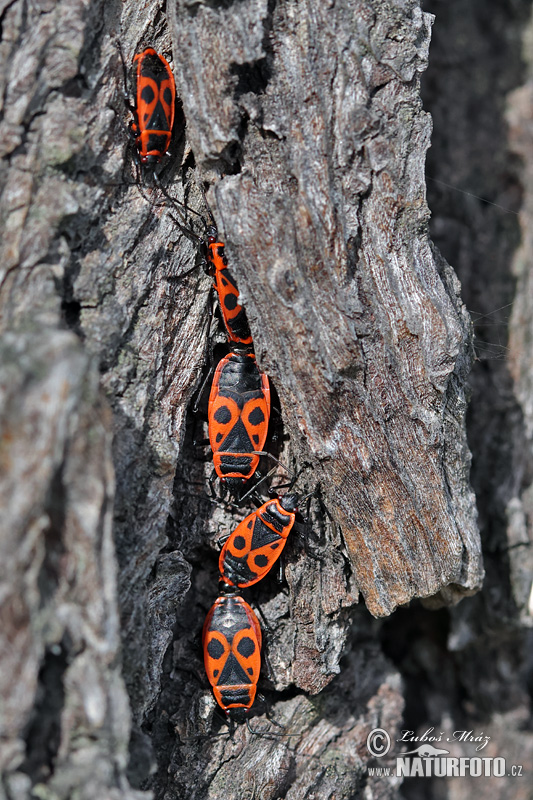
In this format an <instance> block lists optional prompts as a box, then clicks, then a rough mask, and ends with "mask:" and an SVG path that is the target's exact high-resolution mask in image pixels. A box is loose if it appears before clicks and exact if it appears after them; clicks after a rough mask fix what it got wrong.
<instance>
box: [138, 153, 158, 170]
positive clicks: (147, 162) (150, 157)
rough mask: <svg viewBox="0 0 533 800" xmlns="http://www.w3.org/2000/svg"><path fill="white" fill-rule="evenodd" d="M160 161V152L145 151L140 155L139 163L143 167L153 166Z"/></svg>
mask: <svg viewBox="0 0 533 800" xmlns="http://www.w3.org/2000/svg"><path fill="white" fill-rule="evenodd" d="M160 161H161V153H147V154H146V155H145V156H141V164H142V165H143V166H145V167H155V166H156V165H157V164H159V162H160Z"/></svg>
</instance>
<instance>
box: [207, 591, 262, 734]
mask: <svg viewBox="0 0 533 800" xmlns="http://www.w3.org/2000/svg"><path fill="white" fill-rule="evenodd" d="M202 646H203V651H204V664H205V671H206V673H207V678H208V680H209V683H210V684H211V686H212V687H213V694H214V695H215V699H216V701H217V703H218V704H219V706H220V707H221V708H222V709H223V710H224V711H225V713H226V716H227V717H228V718H229V719H230V720H231V721H232V722H237V723H240V722H244V721H245V719H246V716H247V714H248V712H249V710H250V708H251V707H252V705H253V702H254V700H255V695H256V691H257V681H258V680H259V672H260V670H261V628H260V626H259V622H258V619H257V617H256V615H255V614H254V612H253V611H252V609H251V608H250V606H249V605H248V603H246V602H245V601H244V600H243V599H242V597H239V596H238V595H235V594H229V595H222V596H221V597H218V598H217V599H216V601H215V603H214V604H213V606H212V607H211V609H210V610H209V613H208V614H207V618H206V620H205V623H204V627H203V631H202Z"/></svg>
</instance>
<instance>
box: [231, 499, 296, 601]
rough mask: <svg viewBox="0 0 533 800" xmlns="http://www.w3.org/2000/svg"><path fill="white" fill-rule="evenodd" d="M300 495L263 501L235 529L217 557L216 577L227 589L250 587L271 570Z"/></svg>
mask: <svg viewBox="0 0 533 800" xmlns="http://www.w3.org/2000/svg"><path fill="white" fill-rule="evenodd" d="M299 502H300V495H298V494H286V495H284V496H283V497H277V498H274V499H272V500H267V502H266V503H263V505H262V506H261V507H260V508H258V509H257V510H256V511H253V512H252V513H251V514H249V515H248V516H247V517H246V518H245V519H243V521H242V522H241V523H240V524H239V525H237V527H236V528H235V530H234V531H233V533H231V534H230V535H229V537H228V539H227V540H226V542H225V544H224V547H223V548H222V551H221V553H220V558H219V562H218V565H219V570H220V577H221V579H222V580H223V581H224V583H226V584H228V585H229V586H236V587H239V588H244V587H245V586H252V584H254V583H257V581H260V580H261V579H262V578H264V577H265V575H266V574H267V572H269V570H270V569H271V568H272V565H273V564H274V563H275V562H276V561H277V560H278V558H279V557H280V555H281V552H282V550H283V548H284V547H285V544H286V542H287V537H288V535H289V533H290V532H291V530H292V528H293V525H294V522H295V519H296V513H297V511H298V504H299Z"/></svg>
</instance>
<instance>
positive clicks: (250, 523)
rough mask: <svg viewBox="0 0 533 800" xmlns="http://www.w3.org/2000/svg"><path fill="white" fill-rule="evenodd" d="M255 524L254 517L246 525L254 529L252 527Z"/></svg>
mask: <svg viewBox="0 0 533 800" xmlns="http://www.w3.org/2000/svg"><path fill="white" fill-rule="evenodd" d="M253 526H254V521H253V519H251V520H250V521H249V522H248V525H247V526H246V527H247V528H250V529H252V528H253Z"/></svg>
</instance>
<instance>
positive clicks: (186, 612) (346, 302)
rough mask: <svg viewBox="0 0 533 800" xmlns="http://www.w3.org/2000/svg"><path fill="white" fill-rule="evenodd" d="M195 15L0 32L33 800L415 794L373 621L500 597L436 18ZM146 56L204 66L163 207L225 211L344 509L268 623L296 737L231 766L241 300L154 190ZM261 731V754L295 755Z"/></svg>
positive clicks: (15, 467) (291, 568) (31, 7)
mask: <svg viewBox="0 0 533 800" xmlns="http://www.w3.org/2000/svg"><path fill="white" fill-rule="evenodd" d="M164 5H165V4H163V3H161V2H155V0H153V1H152V2H147V3H144V4H136V3H123V4H118V3H114V2H112V3H109V2H108V3H104V2H102V0H92V1H89V0H77V1H76V0H60V2H54V3H47V2H44V1H43V2H40V3H26V2H23V0H15V2H11V3H4V4H0V14H1V19H2V39H1V44H0V60H1V65H2V68H1V70H0V75H1V76H2V77H1V80H2V93H1V97H2V104H3V105H2V109H1V110H2V114H3V116H2V119H1V120H0V150H1V154H2V157H3V167H2V174H1V191H2V194H1V199H0V204H1V205H0V208H1V212H2V220H3V229H4V235H3V241H2V256H3V257H2V260H1V261H0V264H1V275H0V319H1V324H2V331H3V344H2V351H3V358H2V379H3V380H2V386H3V392H4V394H3V419H4V428H3V432H2V435H3V438H2V461H1V463H2V472H3V476H4V477H3V486H2V492H3V499H4V503H3V508H4V509H5V511H4V525H3V547H5V557H4V558H3V567H4V570H5V574H4V575H3V578H2V588H3V599H4V603H3V610H2V615H3V621H4V625H3V626H2V627H3V631H2V635H3V636H4V638H5V646H4V647H3V648H2V659H3V663H2V683H3V686H2V698H3V704H4V708H3V721H2V726H3V728H2V738H1V742H2V744H1V752H0V759H1V762H0V763H1V764H2V770H3V789H2V791H3V792H4V795H5V797H6V798H9V800H11V798H13V800H19V798H21V800H22V798H29V797H30V796H45V795H47V796H48V795H49V796H53V797H57V798H67V797H72V796H76V797H80V798H85V797H87V798H89V797H91V798H92V797H95V796H103V797H107V796H109V797H117V798H118V797H120V798H135V797H139V798H140V797H146V798H147V797H149V796H150V794H149V791H150V790H152V791H153V792H154V796H155V797H158V798H159V797H160V798H163V797H164V798H165V800H170V799H171V798H174V797H176V798H177V797H183V796H186V797H188V798H198V800H200V798H217V800H218V798H221V797H224V798H228V799H229V798H232V797H239V798H242V797H250V798H252V797H253V798H259V797H261V798H281V797H284V798H285V797H286V798H291V800H297V798H304V797H315V798H317V800H318V798H330V797H337V798H341V797H344V798H352V797H363V796H364V797H366V798H370V797H375V798H377V797H396V796H398V789H397V787H398V782H395V781H391V780H389V779H385V778H383V777H371V776H369V775H368V773H367V766H368V764H369V763H373V762H372V759H371V755H370V753H369V752H368V750H367V748H366V744H365V743H366V739H367V736H368V734H369V732H370V731H371V730H372V729H373V728H377V727H379V728H384V729H385V730H387V731H388V732H389V733H390V735H391V738H395V737H396V736H397V735H398V734H399V730H400V728H401V722H402V708H403V704H404V694H403V690H402V682H401V676H400V669H399V667H398V663H399V659H398V660H397V664H394V663H393V662H392V661H391V658H390V657H389V654H388V653H387V648H386V647H384V645H383V644H382V642H381V641H380V633H379V631H380V630H383V627H382V626H381V625H380V623H378V622H376V620H375V619H373V617H384V616H387V615H390V614H391V613H392V612H393V611H394V609H396V608H397V607H398V606H399V605H404V604H406V603H408V602H409V601H411V600H412V599H414V598H423V599H424V603H425V604H426V606H428V607H439V606H442V605H445V604H452V603H456V602H457V601H458V600H459V599H460V598H461V597H463V596H465V595H469V594H472V593H474V592H476V591H477V590H478V589H479V588H480V586H481V581H482V578H483V567H482V561H481V550H480V541H479V535H478V531H477V522H476V511H475V503H474V495H473V492H472V490H471V488H470V486H469V468H470V455H469V450H468V446H467V442H466V434H465V413H466V404H467V394H468V388H467V385H466V379H467V374H468V371H469V369H470V366H471V362H472V358H473V350H472V332H471V326H470V320H469V316H468V314H467V312H466V309H465V307H464V306H463V304H462V301H461V298H460V288H459V284H458V281H457V279H456V277H455V274H454V272H453V270H452V269H451V268H450V267H449V266H448V264H447V263H446V261H445V260H444V258H443V257H442V256H441V255H440V254H439V252H438V251H437V250H436V249H435V248H434V247H433V246H432V243H431V241H430V239H429V234H428V219H429V211H428V208H427V204H426V200H425V184H424V172H423V170H424V161H425V153H426V149H427V147H428V146H429V138H430V129H431V124H430V118H429V116H428V114H427V113H426V112H424V111H423V109H422V104H421V100H420V93H419V78H420V74H421V73H422V72H423V70H424V69H425V67H426V64H427V53H428V46H429V38H430V27H431V16H430V15H428V14H425V13H423V12H422V11H421V9H420V5H419V3H418V2H417V0H410V1H409V2H407V3H404V4H397V3H394V2H392V0H389V1H388V2H386V1H384V0H372V2H362V1H361V0H341V2H338V1H337V2H332V3H329V4H322V3H313V2H300V3H296V2H283V3H275V2H270V3H266V2H262V1H261V0H244V1H243V2H240V3H221V4H217V3H212V2H206V3H201V2H187V1H186V0H178V2H168V3H167V4H166V8H165V7H164ZM164 11H165V12H166V13H164ZM117 39H119V40H120V42H121V46H122V49H123V51H124V54H125V57H126V62H127V63H131V59H132V57H133V55H134V54H135V52H138V51H139V50H140V49H141V48H142V47H145V46H147V45H153V46H154V47H156V49H157V50H158V51H160V52H163V53H164V54H166V55H168V56H169V57H170V55H172V61H173V70H174V73H175V76H176V80H177V86H178V95H179V97H180V98H181V102H182V105H183V112H182V113H181V112H180V113H179V114H178V120H177V124H176V126H175V132H174V140H173V144H172V147H171V151H172V152H171V156H170V158H168V159H167V160H166V162H165V164H164V165H163V166H162V169H161V171H160V176H161V181H162V182H163V184H164V185H165V186H167V187H168V191H169V192H170V193H171V194H174V195H176V196H177V197H178V198H183V196H184V192H185V196H186V197H187V198H188V202H190V203H191V204H192V205H193V206H194V207H195V208H196V210H198V211H200V212H202V211H204V208H203V205H202V203H203V200H202V194H201V192H200V191H198V184H199V183H200V182H205V185H206V186H207V187H208V192H207V198H208V201H209V203H210V207H211V209H212V211H213V214H214V216H215V219H216V222H217V224H218V227H219V231H220V233H221V236H222V238H223V241H224V242H225V243H226V247H227V252H228V256H229V259H230V262H231V267H232V270H233V271H234V273H235V275H236V277H237V280H238V284H239V289H240V292H241V296H242V298H243V301H244V303H245V306H246V310H247V313H248V316H249V320H250V325H251V329H252V333H253V337H254V343H255V346H256V352H257V356H258V360H259V363H260V365H261V367H262V368H263V369H264V370H265V371H266V372H267V374H268V375H269V377H270V379H271V381H272V384H273V387H274V389H275V392H276V394H277V395H278V396H279V405H280V415H279V417H280V420H279V422H278V421H276V422H275V426H274V427H276V428H277V432H278V434H279V437H278V440H279V442H280V444H279V445H278V448H277V450H276V452H277V454H278V455H279V458H280V459H281V460H282V461H283V462H284V463H289V464H290V465H291V467H292V468H293V469H294V471H295V472H298V473H299V475H300V477H299V478H298V488H299V489H300V490H301V491H302V492H306V491H311V490H313V489H315V488H316V487H319V493H320V497H321V501H322V503H321V504H319V503H318V502H317V501H315V502H314V504H313V509H312V518H311V523H310V525H309V526H307V527H306V526H300V528H299V529H298V530H296V531H295V532H294V535H292V536H291V542H290V543H289V545H288V547H287V559H286V569H285V572H286V583H287V587H288V591H287V590H282V589H280V588H279V587H276V586H275V582H274V580H273V579H270V578H269V579H268V580H265V581H264V582H263V583H262V584H261V585H259V586H258V587H257V591H255V592H254V593H253V602H254V603H257V604H258V605H259V606H260V608H261V609H262V612H263V615H264V617H265V620H266V625H265V626H264V634H265V653H266V656H267V659H268V664H269V666H270V675H269V677H268V678H267V677H266V674H265V679H264V681H263V682H262V687H261V688H262V690H263V691H264V693H265V694H266V696H267V703H268V705H269V707H270V709H271V713H272V716H273V718H274V719H275V720H276V721H277V722H278V723H279V724H280V725H281V726H282V727H283V728H284V735H283V736H281V737H280V738H279V739H270V738H265V737H260V736H259V737H257V736H252V735H250V733H249V732H248V730H247V729H246V728H241V729H239V730H238V731H237V732H236V734H235V739H234V740H233V741H228V739H227V737H219V738H215V739H210V738H208V735H209V734H210V733H212V732H213V730H215V731H217V730H219V731H223V730H224V727H223V726H222V727H221V726H220V725H219V723H217V721H216V720H217V715H216V713H215V702H214V699H213V698H212V696H211V694H210V692H209V691H208V687H207V684H206V681H205V678H204V676H203V668H202V663H201V651H200V646H199V637H200V632H201V626H202V623H203V619H204V617H205V614H206V613H207V610H208V608H209V606H210V605H211V603H212V602H213V601H214V599H215V597H216V594H217V566H216V562H217V552H216V548H215V544H214V542H215V538H216V536H217V534H219V533H220V532H223V531H227V530H231V529H232V527H233V526H234V524H235V523H236V522H237V521H238V520H240V519H241V518H242V516H243V515H244V513H245V512H244V511H243V510H241V509H235V508H234V507H230V506H228V504H226V503H220V502H213V501H212V500H211V498H210V497H209V494H208V489H207V477H208V476H209V474H210V472H211V465H210V462H209V459H207V460H202V459H201V458H200V457H199V453H198V449H197V448H195V447H194V445H193V440H194V439H195V438H198V436H197V433H198V430H199V429H200V428H201V425H202V423H201V421H198V420H195V419H194V418H193V415H192V414H191V413H190V401H191V398H192V396H193V395H194V393H195V391H196V390H197V389H198V387H199V385H200V383H201V380H202V375H203V373H204V372H205V365H206V361H207V359H208V356H207V352H208V350H209V348H210V347H212V346H213V342H212V341H210V340H209V339H210V337H209V335H208V334H209V329H210V327H211V326H210V322H209V318H208V314H207V306H208V290H209V279H208V278H206V277H205V276H203V275H202V274H201V273H200V272H192V273H189V274H187V275H186V276H185V277H184V275H185V273H188V271H189V270H190V268H191V267H192V266H193V264H194V258H195V253H194V248H193V246H192V245H191V243H190V241H189V240H188V239H187V238H186V237H184V236H182V234H181V233H180V231H179V229H178V227H177V226H176V225H175V223H174V221H173V220H172V216H171V213H169V210H168V208H166V207H165V206H164V203H163V202H162V197H161V194H160V193H158V191H157V190H156V189H153V188H150V187H144V188H142V190H141V191H140V189H139V187H138V186H137V185H136V184H135V171H134V169H133V167H132V158H131V156H132V153H131V148H129V147H128V144H127V133H126V126H127V121H128V114H127V112H126V109H125V107H124V103H123V99H122V91H123V88H122V71H121V65H120V59H119V53H118V48H117ZM185 123H186V128H185ZM191 167H195V179H194V181H192V183H191V182H190V180H189V179H190V168H191ZM147 197H148V199H149V200H150V201H152V202H147V200H146V198H147ZM193 224H194V223H193ZM211 338H213V337H211ZM222 338H223V337H221V336H218V337H217V336H216V335H215V336H214V345H215V352H216V353H218V352H219V350H220V347H219V345H220V342H221V341H222ZM4 387H5V388H4ZM111 437H112V438H113V442H112V444H111ZM300 471H301V472H300ZM280 474H283V473H280ZM112 516H113V523H112V519H111V517H112ZM111 524H113V538H112V537H111ZM358 600H364V604H365V606H366V608H367V609H368V611H370V614H371V615H372V617H371V616H370V615H369V614H368V613H367V611H366V609H365V608H364V607H363V604H362V602H361V603H360V604H359V606H358V607H356V604H357V603H358ZM418 613H420V614H422V615H423V614H424V613H426V612H424V611H420V610H419V612H418ZM440 613H441V614H444V613H446V612H440ZM437 618H439V617H437ZM395 619H396V617H395ZM399 619H400V620H401V619H402V617H401V615H400V616H399ZM119 620H120V623H119ZM119 639H120V641H119ZM392 650H394V647H392ZM392 650H391V652H392ZM341 658H342V659H343V661H342V664H341ZM266 672H267V670H265V673H266ZM339 673H340V674H339ZM125 689H127V694H126V692H125ZM319 693H320V694H319ZM315 695H316V697H315ZM261 710H262V709H258V714H259V716H258V717H256V718H254V719H253V720H252V724H253V726H254V727H256V728H258V729H260V730H266V729H268V730H269V731H273V732H274V733H277V732H279V731H278V730H277V729H276V727H275V726H272V725H271V724H270V723H268V720H265V719H264V718H261V716H260V713H261ZM128 747H129V761H128V757H127V753H128ZM132 787H133V788H132ZM32 792H33V795H32Z"/></svg>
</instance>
